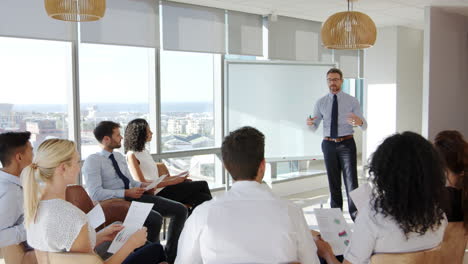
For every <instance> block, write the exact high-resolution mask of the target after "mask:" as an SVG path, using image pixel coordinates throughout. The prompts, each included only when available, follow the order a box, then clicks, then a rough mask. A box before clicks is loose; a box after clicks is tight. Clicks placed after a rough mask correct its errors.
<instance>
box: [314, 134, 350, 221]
mask: <svg viewBox="0 0 468 264" xmlns="http://www.w3.org/2000/svg"><path fill="white" fill-rule="evenodd" d="M322 151H323V156H324V158H325V167H326V168H327V174H328V186H329V188H330V197H331V199H330V200H331V203H330V206H331V207H332V208H340V209H341V210H343V196H342V194H341V172H343V180H344V184H345V187H346V195H347V196H348V209H349V214H350V215H351V218H352V219H353V220H354V219H355V218H356V213H357V210H356V206H355V205H354V202H353V201H352V199H351V197H350V196H349V193H350V192H351V191H352V190H354V189H356V188H357V187H358V180H357V160H356V143H355V142H354V138H351V139H347V140H345V141H342V142H338V143H337V142H333V141H328V140H324V141H322Z"/></svg>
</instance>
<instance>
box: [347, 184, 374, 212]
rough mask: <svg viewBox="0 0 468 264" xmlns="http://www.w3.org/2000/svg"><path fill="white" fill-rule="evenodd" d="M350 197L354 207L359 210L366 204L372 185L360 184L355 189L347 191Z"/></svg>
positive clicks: (369, 197)
mask: <svg viewBox="0 0 468 264" xmlns="http://www.w3.org/2000/svg"><path fill="white" fill-rule="evenodd" d="M349 195H350V196H351V199H353V202H354V204H355V205H356V208H357V209H358V210H359V209H361V208H363V207H364V206H366V205H367V204H368V203H369V201H370V199H371V195H372V187H371V185H370V184H369V183H366V184H362V185H361V186H359V187H358V188H357V189H354V190H353V191H351V192H350V193H349Z"/></svg>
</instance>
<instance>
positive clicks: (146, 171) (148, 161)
mask: <svg viewBox="0 0 468 264" xmlns="http://www.w3.org/2000/svg"><path fill="white" fill-rule="evenodd" d="M130 154H134V155H135V157H136V159H137V160H138V161H139V162H140V170H141V172H142V173H143V177H145V179H146V180H148V181H154V180H155V179H157V178H159V172H158V166H157V165H156V162H155V161H154V160H153V157H151V154H150V153H149V152H148V150H146V149H145V150H143V151H140V152H134V151H128V152H127V160H128V157H129V155H130ZM127 164H128V162H127ZM128 170H129V171H130V172H131V171H132V170H131V169H130V164H129V165H128ZM132 176H133V178H134V179H135V178H136V175H133V174H132ZM162 189H164V187H162V188H157V189H156V191H155V192H154V194H157V193H158V192H160V191H162Z"/></svg>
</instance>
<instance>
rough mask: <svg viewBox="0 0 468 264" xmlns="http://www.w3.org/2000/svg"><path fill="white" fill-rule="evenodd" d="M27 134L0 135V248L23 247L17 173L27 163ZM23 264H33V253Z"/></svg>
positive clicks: (29, 148)
mask: <svg viewBox="0 0 468 264" xmlns="http://www.w3.org/2000/svg"><path fill="white" fill-rule="evenodd" d="M30 137H31V133H30V132H7V133H3V134H0V162H1V163H2V167H3V168H2V169H0V208H1V213H0V248H3V247H7V246H11V245H18V244H24V245H25V246H26V248H27V249H30V248H29V247H28V246H27V245H26V244H25V241H26V230H25V228H24V225H23V220H24V219H23V187H22V185H21V181H20V174H21V171H22V170H23V168H25V167H26V166H28V165H29V164H31V162H32V159H33V151H32V150H33V147H32V146H31V143H30V142H29V138H30ZM31 256H32V257H33V258H31V259H29V260H27V261H29V262H26V263H36V262H35V258H34V254H31V255H30V256H29V257H31Z"/></svg>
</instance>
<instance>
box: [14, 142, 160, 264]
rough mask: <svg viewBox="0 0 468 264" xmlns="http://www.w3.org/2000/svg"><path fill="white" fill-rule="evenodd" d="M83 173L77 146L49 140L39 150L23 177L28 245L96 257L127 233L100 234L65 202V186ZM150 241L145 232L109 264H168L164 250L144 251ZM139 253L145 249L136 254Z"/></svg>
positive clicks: (151, 246) (110, 229)
mask: <svg viewBox="0 0 468 264" xmlns="http://www.w3.org/2000/svg"><path fill="white" fill-rule="evenodd" d="M79 172H80V158H79V155H78V152H77V151H76V145H75V143H74V142H73V141H69V140H64V139H49V140H46V141H44V142H43V143H42V144H41V145H40V146H39V148H38V149H37V152H36V155H35V157H34V159H33V163H32V164H31V165H30V166H28V167H26V168H25V169H24V170H23V172H22V173H21V178H22V181H23V188H24V216H25V225H26V230H27V241H28V243H29V245H31V246H32V247H33V248H35V249H37V250H39V251H44V252H75V253H94V247H95V246H96V245H99V244H100V243H102V242H105V241H112V240H113V239H114V237H115V235H116V234H117V233H118V232H119V231H120V230H122V229H123V226H121V225H111V226H110V227H108V228H106V229H104V230H103V231H101V232H99V233H98V234H96V232H95V231H94V229H93V228H92V227H91V226H90V225H89V224H88V219H87V216H86V214H85V213H84V212H83V211H81V210H80V209H78V208H77V207H75V206H74V205H73V204H71V203H69V202H67V201H66V200H65V190H66V187H67V185H69V184H75V182H76V179H77V177H78V173H79ZM145 242H146V229H145V228H142V229H140V230H138V231H137V232H135V233H134V234H133V235H131V236H130V238H129V239H128V240H127V242H126V243H125V244H124V246H123V247H122V248H121V249H120V250H118V251H117V252H116V253H115V254H114V255H113V256H111V257H110V258H109V259H108V260H106V261H105V262H104V263H160V262H162V261H164V260H165V256H164V253H163V252H164V251H163V250H162V247H161V245H159V244H149V245H147V246H145V247H142V246H143V245H144V244H145ZM140 247H142V248H140ZM137 248H140V249H138V250H136V251H135V252H134V250H135V249H137ZM83 264H84V263H83Z"/></svg>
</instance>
